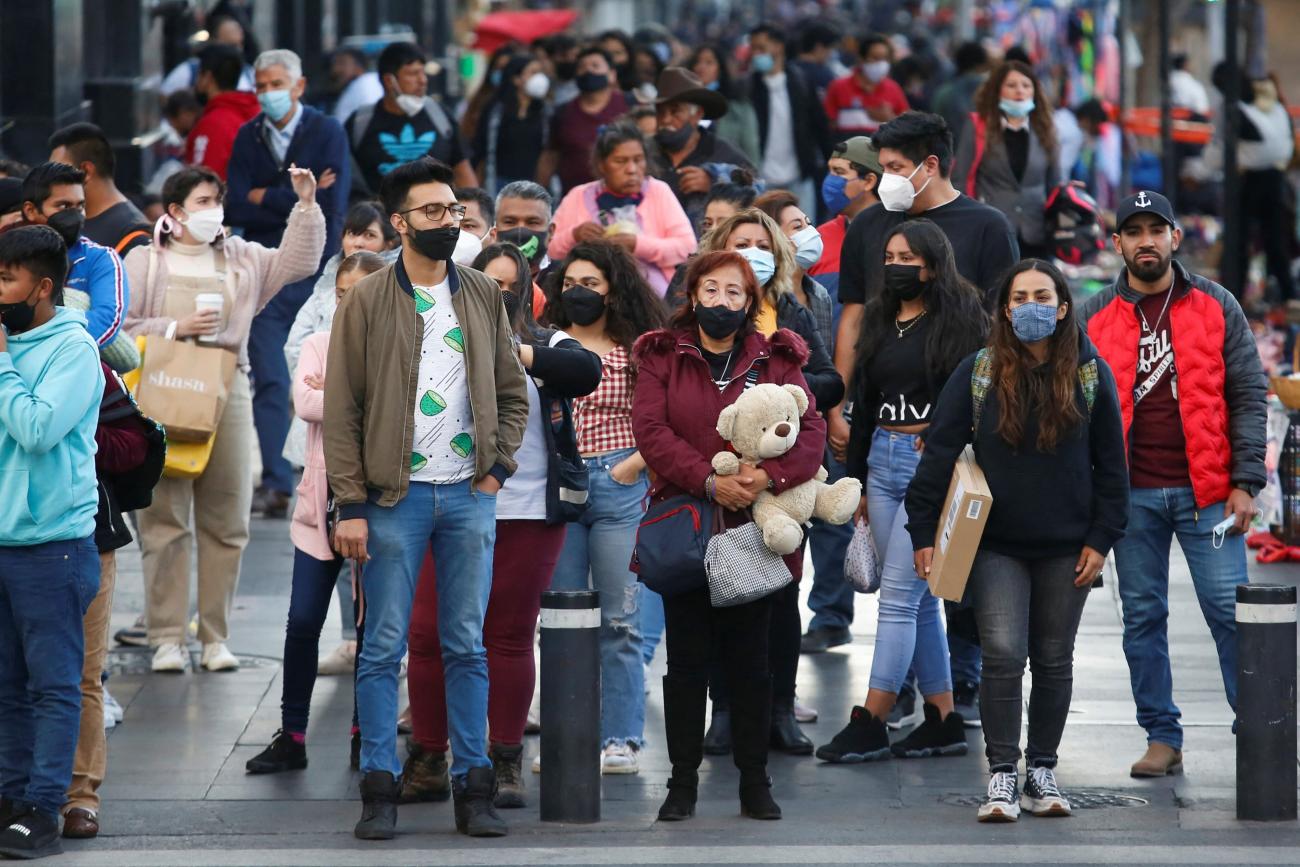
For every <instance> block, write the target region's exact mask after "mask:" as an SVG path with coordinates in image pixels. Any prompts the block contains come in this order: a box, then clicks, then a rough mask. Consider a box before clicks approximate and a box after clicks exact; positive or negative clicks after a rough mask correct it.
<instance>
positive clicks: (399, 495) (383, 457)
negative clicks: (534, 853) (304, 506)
mask: <svg viewBox="0 0 1300 867" xmlns="http://www.w3.org/2000/svg"><path fill="white" fill-rule="evenodd" d="M454 180H455V178H454V174H453V172H452V170H451V169H450V168H449V167H448V166H446V165H444V164H443V163H440V162H437V161H436V160H433V159H431V158H428V157H424V158H421V159H419V160H416V161H414V162H409V163H405V164H402V165H399V166H397V167H396V168H394V169H393V170H392V171H390V172H389V173H388V174H386V175H385V176H384V180H383V185H382V187H381V194H382V197H383V203H384V209H385V211H386V213H388V214H389V220H390V221H391V223H392V225H393V228H394V229H396V230H397V231H398V232H400V233H401V234H402V236H403V237H402V255H401V256H400V257H399V258H398V259H397V260H396V261H395V262H394V263H393V264H392V265H390V266H389V267H388V268H386V269H384V270H383V271H380V272H378V273H376V274H373V275H371V276H370V277H367V278H366V279H365V280H363V281H362V282H361V283H359V284H358V285H357V286H356V287H355V288H354V289H352V290H351V291H350V292H348V294H347V295H345V296H343V300H342V301H340V302H339V306H338V310H337V312H336V313H335V314H334V325H333V328H332V330H331V333H332V334H333V337H332V338H331V340H330V357H329V369H330V375H329V377H328V378H327V379H326V382H325V413H326V415H327V416H328V417H329V418H330V424H329V425H327V426H326V432H325V460H326V464H327V466H328V468H329V482H330V488H331V490H333V492H334V496H335V501H336V503H337V504H338V510H339V522H338V526H337V529H336V530H335V535H334V545H335V549H336V550H337V551H338V553H339V554H340V555H342V556H343V557H346V558H348V559H350V560H353V561H355V562H357V563H358V564H367V565H366V568H365V573H364V578H363V587H364V591H365V599H366V641H365V645H364V647H363V649H362V650H361V655H360V658H359V659H358V660H357V687H356V691H357V709H358V713H359V714H360V723H361V733H362V734H361V738H362V740H361V771H362V773H363V774H364V777H363V779H362V782H361V799H362V802H363V804H364V806H363V809H362V817H361V821H360V822H359V823H358V824H357V826H356V830H355V832H354V833H355V834H356V836H357V837H358V838H360V839H363V840H386V839H390V838H392V837H393V836H394V834H395V833H396V831H395V825H396V820H397V806H396V805H397V802H398V797H399V792H398V783H397V781H398V780H399V779H400V778H402V777H403V773H402V765H401V763H400V762H399V761H398V758H397V743H396V736H397V680H398V669H399V668H400V666H399V664H398V663H399V661H400V660H401V658H402V655H403V653H404V652H405V650H406V636H407V632H408V629H409V626H410V621H411V609H412V605H413V601H414V597H415V587H416V582H417V577H418V575H419V571H420V561H421V560H422V558H423V556H424V552H425V550H426V549H428V548H429V547H430V543H431V542H432V550H433V559H434V563H435V565H436V569H437V576H438V615H437V619H438V623H439V624H440V629H439V635H440V641H441V645H442V659H443V668H444V670H445V676H446V682H447V710H448V714H447V716H448V719H449V723H450V726H449V728H450V736H451V748H452V755H453V756H454V759H453V761H452V763H451V767H450V771H448V768H447V761H446V755H445V754H435V753H431V752H429V753H423V754H421V764H420V766H419V767H418V768H416V769H415V770H418V771H419V772H420V774H424V775H427V776H434V777H440V778H441V779H442V780H444V781H445V780H447V776H448V774H449V775H450V781H449V782H450V788H451V790H452V795H453V798H454V799H455V816H456V828H457V830H459V831H460V832H461V833H464V834H468V835H470V836H474V837H499V836H501V835H503V834H505V833H506V826H505V823H504V822H502V821H501V819H500V817H498V816H497V815H496V812H495V809H494V807H493V796H494V795H495V794H496V779H495V776H494V773H493V768H492V762H491V760H490V759H489V758H488V755H487V752H486V747H487V703H488V692H487V690H488V675H487V659H486V654H485V652H484V649H483V640H482V636H483V617H484V614H485V609H486V606H487V599H488V588H489V586H490V584H491V581H492V550H493V545H494V543H495V538H496V494H497V491H498V490H500V488H501V485H502V484H503V483H504V482H505V480H506V479H507V478H509V476H510V475H511V474H512V473H513V472H514V471H515V459H514V454H515V451H516V450H517V449H518V448H519V445H520V443H521V442H522V441H523V435H524V428H525V427H526V425H527V423H528V392H527V391H526V389H525V383H524V371H523V368H522V367H521V366H520V363H519V358H518V355H517V354H516V350H515V342H514V331H513V329H512V328H511V325H510V321H509V320H508V319H507V317H506V311H505V307H504V306H503V304H502V300H501V291H500V289H499V288H498V287H497V284H496V283H495V282H494V281H493V280H491V279H489V278H488V277H487V276H485V275H484V274H482V273H480V272H478V271H475V270H472V269H470V268H462V267H460V266H458V265H455V264H454V263H453V262H452V261H451V254H452V251H453V250H455V248H456V241H457V238H458V236H459V234H460V221H461V220H462V219H463V218H464V216H465V208H464V206H463V205H461V204H459V203H458V202H457V201H456V197H455V195H454V193H453V192H452V186H453V183H454ZM412 382H414V383H415V388H409V387H408V384H410V383H412ZM371 537H373V539H372V538H371ZM370 541H373V542H374V544H373V545H369V542H370ZM371 551H373V552H374V555H373V557H372V556H371ZM412 758H413V760H414V759H415V756H414V754H413V756H412ZM424 760H427V762H425V761H424ZM420 774H408V775H406V778H407V779H414V778H415V777H416V776H419V775H420ZM446 785H447V783H446V782H444V783H443V786H446ZM443 791H444V792H445V788H444V789H443ZM444 797H445V795H444Z"/></svg>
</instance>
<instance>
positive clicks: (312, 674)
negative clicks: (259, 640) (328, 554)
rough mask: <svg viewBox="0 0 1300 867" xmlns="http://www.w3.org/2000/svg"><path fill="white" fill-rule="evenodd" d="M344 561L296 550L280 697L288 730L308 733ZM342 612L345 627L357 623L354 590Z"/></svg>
mask: <svg viewBox="0 0 1300 867" xmlns="http://www.w3.org/2000/svg"><path fill="white" fill-rule="evenodd" d="M343 563H344V560H343V558H341V557H335V558H334V559H333V560H317V559H316V558H315V557H313V556H311V555H310V554H307V553H304V552H303V551H300V550H299V549H297V548H295V549H294V551H293V589H292V590H291V591H290V594H289V622H288V624H287V625H286V626H285V630H284V683H283V686H282V692H281V697H280V724H281V725H282V726H283V727H284V730H285V731H289V732H297V733H299V734H306V733H307V718H308V715H309V713H310V711H311V694H312V691H313V689H314V688H315V686H316V666H317V664H318V663H319V661H320V659H319V655H320V633H321V628H322V627H323V626H324V625H325V616H326V615H327V614H328V613H329V608H330V597H331V596H332V595H334V585H335V582H336V581H337V580H338V578H339V576H340V575H341V574H346V572H345V571H344V569H343ZM339 602H340V606H341V608H340V613H341V614H342V616H343V622H344V623H345V624H347V623H352V624H355V623H356V622H357V621H356V616H355V612H354V610H353V605H352V589H351V587H349V588H348V601H347V605H346V606H345V607H342V600H341V599H340V600H339Z"/></svg>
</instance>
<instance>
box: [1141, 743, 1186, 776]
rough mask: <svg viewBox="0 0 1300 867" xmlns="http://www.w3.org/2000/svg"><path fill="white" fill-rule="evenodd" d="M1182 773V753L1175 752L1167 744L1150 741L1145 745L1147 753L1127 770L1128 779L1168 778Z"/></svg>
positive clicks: (1180, 751) (1179, 751)
mask: <svg viewBox="0 0 1300 867" xmlns="http://www.w3.org/2000/svg"><path fill="white" fill-rule="evenodd" d="M1182 772H1183V751H1182V750H1176V749H1174V748H1173V747H1171V746H1169V744H1162V743H1160V742H1159V741H1152V742H1151V743H1150V744H1148V745H1147V752H1146V755H1144V756H1143V757H1142V758H1140V759H1138V760H1137V761H1136V762H1134V763H1133V767H1131V768H1129V772H1128V773H1129V776H1130V777H1139V778H1145V777H1168V776H1170V775H1171V774H1181V773H1182Z"/></svg>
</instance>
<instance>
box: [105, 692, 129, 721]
mask: <svg viewBox="0 0 1300 867" xmlns="http://www.w3.org/2000/svg"><path fill="white" fill-rule="evenodd" d="M104 710H105V711H106V712H111V713H112V714H113V722H114V723H120V722H121V721H122V719H123V718H124V717H125V716H126V711H125V710H124V709H123V708H122V705H121V704H119V703H118V701H117V699H115V698H113V696H112V695H110V694H109V692H108V687H104Z"/></svg>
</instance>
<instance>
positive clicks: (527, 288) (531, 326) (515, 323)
mask: <svg viewBox="0 0 1300 867" xmlns="http://www.w3.org/2000/svg"><path fill="white" fill-rule="evenodd" d="M496 259H509V260H510V261H511V262H514V263H515V282H514V285H513V286H509V287H507V288H508V289H509V290H510V291H511V292H513V293H515V294H516V295H518V296H519V309H518V310H516V311H515V316H514V319H512V320H511V321H510V327H511V329H513V330H514V332H515V335H516V336H518V337H519V339H520V340H528V341H531V340H533V339H535V338H536V337H537V334H538V333H539V332H540V331H541V330H542V329H541V326H539V325H538V324H537V320H536V319H534V318H533V279H532V275H531V274H530V273H529V271H528V260H527V259H526V258H524V254H523V253H521V252H520V251H519V248H518V247H516V246H515V245H514V244H489V245H488V246H486V247H484V248H483V251H482V252H481V253H479V254H478V255H477V256H475V257H474V264H473V265H471V266H470V267H472V268H473V269H474V270H475V271H482V270H483V269H484V268H486V267H487V266H488V264H489V263H490V262H492V261H494V260H496Z"/></svg>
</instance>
